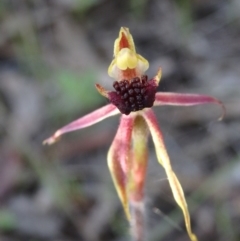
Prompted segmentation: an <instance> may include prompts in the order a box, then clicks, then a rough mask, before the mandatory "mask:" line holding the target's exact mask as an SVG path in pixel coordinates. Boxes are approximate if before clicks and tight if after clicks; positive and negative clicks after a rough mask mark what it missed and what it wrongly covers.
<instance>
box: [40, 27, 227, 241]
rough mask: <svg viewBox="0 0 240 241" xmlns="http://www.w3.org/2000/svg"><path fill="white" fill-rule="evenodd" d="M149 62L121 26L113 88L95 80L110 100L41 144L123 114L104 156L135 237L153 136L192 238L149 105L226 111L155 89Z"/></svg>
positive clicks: (139, 232) (139, 235)
mask: <svg viewBox="0 0 240 241" xmlns="http://www.w3.org/2000/svg"><path fill="white" fill-rule="evenodd" d="M148 67H149V63H148V61H147V60H146V59H145V58H144V57H142V56H141V55H139V54H137V53H136V50H135V45H134V41H133V38H132V35H131V34H130V32H129V29H128V28H126V27H122V28H121V29H120V32H119V36H118V38H117V39H116V40H115V43H114V58H113V61H112V62H111V64H110V66H109V68H108V74H109V75H110V77H112V78H114V79H115V81H114V82H113V88H114V89H115V90H114V91H108V90H106V89H104V88H103V87H102V86H101V85H99V84H96V88H97V90H98V92H99V93H100V94H101V95H103V96H104V97H106V98H108V100H109V102H110V103H109V104H107V105H105V106H104V107H101V108H99V109H97V110H95V111H93V112H92V113H90V114H87V115H85V116H83V117H81V118H79V119H77V120H75V121H73V122H71V123H70V124H68V125H66V126H64V127H62V128H61V129H59V130H58V131H56V132H55V134H53V135H52V136H51V137H50V138H48V139H47V140H45V141H44V144H52V143H54V142H55V141H56V140H57V139H58V138H59V137H60V136H61V135H63V134H65V133H67V132H71V131H75V130H78V129H82V128H85V127H88V126H91V125H93V124H96V123H98V122H100V121H102V120H104V119H106V118H108V117H110V116H114V115H117V114H120V113H121V120H120V125H119V127H118V131H117V133H116V136H115V138H114V140H113V143H112V145H111V147H110V150H109V152H108V156H107V162H108V167H109V169H110V172H111V175H112V179H113V182H114V184H115V187H116V190H117V193H118V196H119V198H120V200H121V203H122V205H123V208H124V211H125V214H126V216H127V218H128V220H129V222H130V224H131V229H132V235H133V238H134V240H139V241H140V240H144V184H145V178H146V168H147V159H148V147H147V141H148V136H149V133H150V134H151V136H152V139H153V142H154V146H155V151H156V155H157V159H158V162H159V163H160V164H161V165H162V167H163V168H164V169H165V171H166V175H167V178H168V181H169V184H170V187H171V190H172V193H173V197H174V199H175V201H176V203H177V204H178V205H179V206H180V208H181V210H182V212H183V216H184V220H185V225H186V230H187V233H188V235H189V237H190V239H191V240H192V241H196V240H197V237H196V236H195V234H194V233H193V232H192V229H191V222H190V215H189V212H188V207H187V203H186V199H185V196H184V193H183V189H182V187H181V184H180V182H179V180H178V178H177V176H176V174H175V172H174V171H173V168H172V166H171V162H170V160H169V156H168V154H167V150H166V147H165V145H164V141H163V135H162V133H161V130H160V128H159V126H158V124H157V119H156V117H155V114H154V112H153V110H152V107H153V106H162V105H175V106H193V105H200V104H206V103H216V104H218V105H220V106H221V107H222V109H223V111H224V112H225V109H224V106H223V104H222V103H221V102H220V101H219V100H217V99H215V98H213V97H211V96H207V95H198V94H180V93H171V92H156V89H157V87H158V85H159V82H160V78H161V69H159V70H158V72H157V74H156V76H155V77H153V78H152V79H148V76H147V75H145V74H144V73H145V71H146V70H147V69H148Z"/></svg>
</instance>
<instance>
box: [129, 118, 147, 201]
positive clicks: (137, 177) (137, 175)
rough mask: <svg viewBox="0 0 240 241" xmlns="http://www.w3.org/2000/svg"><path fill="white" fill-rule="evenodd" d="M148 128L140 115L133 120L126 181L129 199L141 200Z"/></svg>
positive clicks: (145, 166) (144, 178)
mask: <svg viewBox="0 0 240 241" xmlns="http://www.w3.org/2000/svg"><path fill="white" fill-rule="evenodd" d="M148 132H149V131H148V128H147V125H146V122H145V121H144V119H143V117H142V116H141V115H138V116H137V117H136V118H135V121H134V127H133V135H132V153H131V157H132V158H131V159H132V162H131V164H132V165H131V172H130V176H129V181H128V191H129V198H130V200H132V201H134V202H136V201H138V202H143V196H144V185H145V180H146V169H147V163H148V146H147V141H148Z"/></svg>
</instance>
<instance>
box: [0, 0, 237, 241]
mask: <svg viewBox="0 0 240 241" xmlns="http://www.w3.org/2000/svg"><path fill="white" fill-rule="evenodd" d="M239 13H240V4H239V0H211V1H207V0H193V1H190V0H175V1H174V0H131V1H122V0H114V1H113V0H0V240H1V241H21V240H24V241H28V240H29V241H30V240H31V241H41V240H44V241H45V240H46V241H48V240H49V241H50V240H51V241H60V240H64V241H65V240H69V241H75V240H86V241H95V240H104V241H107V240H129V239H130V238H129V236H128V224H127V222H126V220H125V217H124V214H123V211H122V208H121V206H120V202H119V200H118V198H117V196H116V192H115V190H114V188H113V184H112V181H111V179H110V174H109V173H108V170H107V165H106V153H107V150H108V147H109V145H110V143H111V141H112V139H113V136H114V134H115V131H116V129H117V124H118V118H117V117H116V118H111V119H109V120H107V121H105V122H103V123H101V124H98V125H95V126H94V127H91V128H88V129H85V130H83V131H79V132H78V133H74V134H69V135H66V136H65V137H64V138H62V141H61V142H59V143H57V144H55V145H54V146H51V147H45V146H42V141H43V140H44V139H45V138H47V137H48V136H49V135H51V134H52V133H53V132H54V131H55V130H56V129H57V128H59V127H61V126H62V125H64V124H66V123H68V122H69V121H71V120H73V119H75V118H77V117H79V116H81V115H83V114H85V113H87V112H89V111H91V110H93V109H94V108H96V107H97V106H102V105H104V104H106V103H107V101H106V100H105V99H104V98H102V97H101V96H100V95H98V94H97V92H96V90H95V87H94V84H95V83H100V84H102V85H104V86H105V87H109V88H111V83H112V81H113V80H112V79H111V78H110V77H108V75H107V67H108V65H109V64H110V61H111V60H112V50H113V41H114V40H115V38H116V37H117V35H118V31H119V28H120V26H127V27H129V28H130V30H131V32H132V34H133V36H134V39H135V42H136V47H137V50H138V52H139V53H141V54H142V55H143V56H144V57H146V58H147V59H148V60H149V62H150V69H149V70H148V72H147V73H148V75H149V76H153V75H155V73H156V71H157V68H158V67H159V66H162V68H163V79H162V83H161V85H160V86H161V87H160V88H161V89H160V90H161V91H176V92H189V93H191V92H192V93H203V94H208V95H213V96H215V97H217V98H218V99H220V100H222V101H223V102H224V104H225V105H226V108H227V115H226V117H225V118H224V120H223V121H221V122H218V121H217V119H218V117H219V116H220V114H221V112H220V108H218V107H216V106H201V107H189V108H175V107H166V108H165V107H164V108H163V107H162V108H158V109H156V112H157V114H158V117H159V122H160V123H161V127H162V129H163V132H164V136H165V141H166V144H167V147H168V150H169V154H170V157H171V159H172V162H173V166H174V169H175V170H176V172H177V174H178V176H179V177H180V180H181V182H182V184H183V187H184V189H185V191H186V193H187V199H188V203H189V208H190V210H191V214H192V219H193V224H194V225H193V228H194V232H195V233H196V234H197V235H198V236H199V240H201V241H204V240H205V241H209V240H215V241H226V240H231V241H235V240H236V241H237V240H240V229H239V226H240V162H239V159H240V158H239V153H240V134H239V133H240V114H239V106H240V99H239V96H240V88H239V86H240V77H239V76H240V68H239V63H240V43H239V39H240V14H239ZM150 145H151V148H152V143H151V142H150ZM149 156H150V161H149V169H148V171H149V173H148V183H147V186H146V193H147V200H146V204H147V216H148V226H149V231H148V233H149V240H162V241H164V240H166V241H168V240H172V241H173V240H176V241H181V240H187V239H188V238H187V235H186V232H185V228H184V225H183V220H182V215H181V211H180V210H179V208H178V207H177V206H176V205H175V203H174V201H173V198H172V194H171V191H170V189H169V186H168V182H167V181H166V178H165V174H164V171H163V170H162V169H161V167H160V166H159V165H158V164H157V162H156V158H155V156H154V152H150V153H149Z"/></svg>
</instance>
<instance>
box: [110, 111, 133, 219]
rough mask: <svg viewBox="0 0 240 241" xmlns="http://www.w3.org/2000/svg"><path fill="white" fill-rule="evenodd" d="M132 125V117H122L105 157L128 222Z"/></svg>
mask: <svg viewBox="0 0 240 241" xmlns="http://www.w3.org/2000/svg"><path fill="white" fill-rule="evenodd" d="M133 123H134V116H124V115H122V117H121V121H120V125H119V128H118V131H117V134H116V136H115V138H114V140H113V143H112V145H111V147H110V150H109V152H108V156H107V161H108V167H109V169H110V173H111V176H112V179H113V182H114V185H115V188H116V189H117V193H118V196H119V198H120V200H121V202H122V205H123V208H124V211H125V214H126V216H127V218H128V220H130V212H129V203H128V192H127V182H128V176H129V171H130V168H129V167H130V165H131V163H130V161H131V159H130V149H131V138H132V129H133Z"/></svg>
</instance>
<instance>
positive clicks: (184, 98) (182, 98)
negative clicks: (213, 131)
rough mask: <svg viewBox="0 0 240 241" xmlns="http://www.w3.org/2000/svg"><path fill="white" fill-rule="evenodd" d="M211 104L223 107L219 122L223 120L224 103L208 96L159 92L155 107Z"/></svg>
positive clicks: (156, 96)
mask: <svg viewBox="0 0 240 241" xmlns="http://www.w3.org/2000/svg"><path fill="white" fill-rule="evenodd" d="M210 103H215V104H218V105H220V106H221V108H222V115H221V117H220V118H219V120H221V119H222V118H223V117H224V115H225V112H226V110H225V107H224V105H223V103H222V102H221V101H220V100H218V99H216V98H213V97H211V96H208V95H199V94H183V93H171V92H157V93H156V95H155V102H154V105H155V106H159V105H175V106H193V105H202V104H210Z"/></svg>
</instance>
